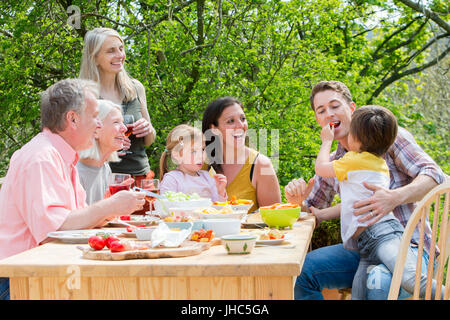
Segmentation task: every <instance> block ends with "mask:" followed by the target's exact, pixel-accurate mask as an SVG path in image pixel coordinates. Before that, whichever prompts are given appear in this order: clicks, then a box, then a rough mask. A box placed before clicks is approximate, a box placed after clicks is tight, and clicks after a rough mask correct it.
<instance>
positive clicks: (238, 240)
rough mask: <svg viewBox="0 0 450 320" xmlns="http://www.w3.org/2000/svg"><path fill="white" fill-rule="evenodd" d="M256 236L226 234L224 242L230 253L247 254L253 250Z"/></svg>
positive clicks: (223, 238)
mask: <svg viewBox="0 0 450 320" xmlns="http://www.w3.org/2000/svg"><path fill="white" fill-rule="evenodd" d="M256 238H257V236H256V235H253V234H231V235H225V236H223V237H222V244H223V246H224V247H225V249H226V250H227V252H228V254H246V253H250V252H252V250H253V248H254V247H255V243H256Z"/></svg>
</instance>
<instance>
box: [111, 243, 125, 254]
mask: <svg viewBox="0 0 450 320" xmlns="http://www.w3.org/2000/svg"><path fill="white" fill-rule="evenodd" d="M109 249H110V250H111V252H122V251H125V246H124V244H123V243H122V242H120V241H114V242H113V243H111V247H110V248H109Z"/></svg>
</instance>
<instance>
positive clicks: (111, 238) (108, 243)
mask: <svg viewBox="0 0 450 320" xmlns="http://www.w3.org/2000/svg"><path fill="white" fill-rule="evenodd" d="M114 241H119V238H117V237H116V236H114V235H110V236H109V237H108V238H106V246H107V247H108V248H111V243H113V242H114Z"/></svg>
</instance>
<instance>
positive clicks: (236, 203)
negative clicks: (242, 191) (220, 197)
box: [213, 196, 253, 206]
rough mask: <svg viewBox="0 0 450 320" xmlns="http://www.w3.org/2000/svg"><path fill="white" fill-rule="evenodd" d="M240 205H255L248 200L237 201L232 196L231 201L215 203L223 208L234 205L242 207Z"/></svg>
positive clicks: (214, 203)
mask: <svg viewBox="0 0 450 320" xmlns="http://www.w3.org/2000/svg"><path fill="white" fill-rule="evenodd" d="M240 204H253V201H252V200H247V199H236V196H231V200H230V201H224V202H219V201H216V202H213V205H218V206H221V205H232V206H235V205H240Z"/></svg>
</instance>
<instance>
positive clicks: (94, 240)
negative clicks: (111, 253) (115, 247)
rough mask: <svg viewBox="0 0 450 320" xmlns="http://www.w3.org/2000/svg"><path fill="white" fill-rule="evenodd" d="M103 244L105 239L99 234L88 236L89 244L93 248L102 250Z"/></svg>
mask: <svg viewBox="0 0 450 320" xmlns="http://www.w3.org/2000/svg"><path fill="white" fill-rule="evenodd" d="M105 244H106V242H105V239H103V238H102V237H100V236H91V237H90V238H89V246H90V247H91V248H92V249H94V250H102V249H103V248H104V247H105Z"/></svg>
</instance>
